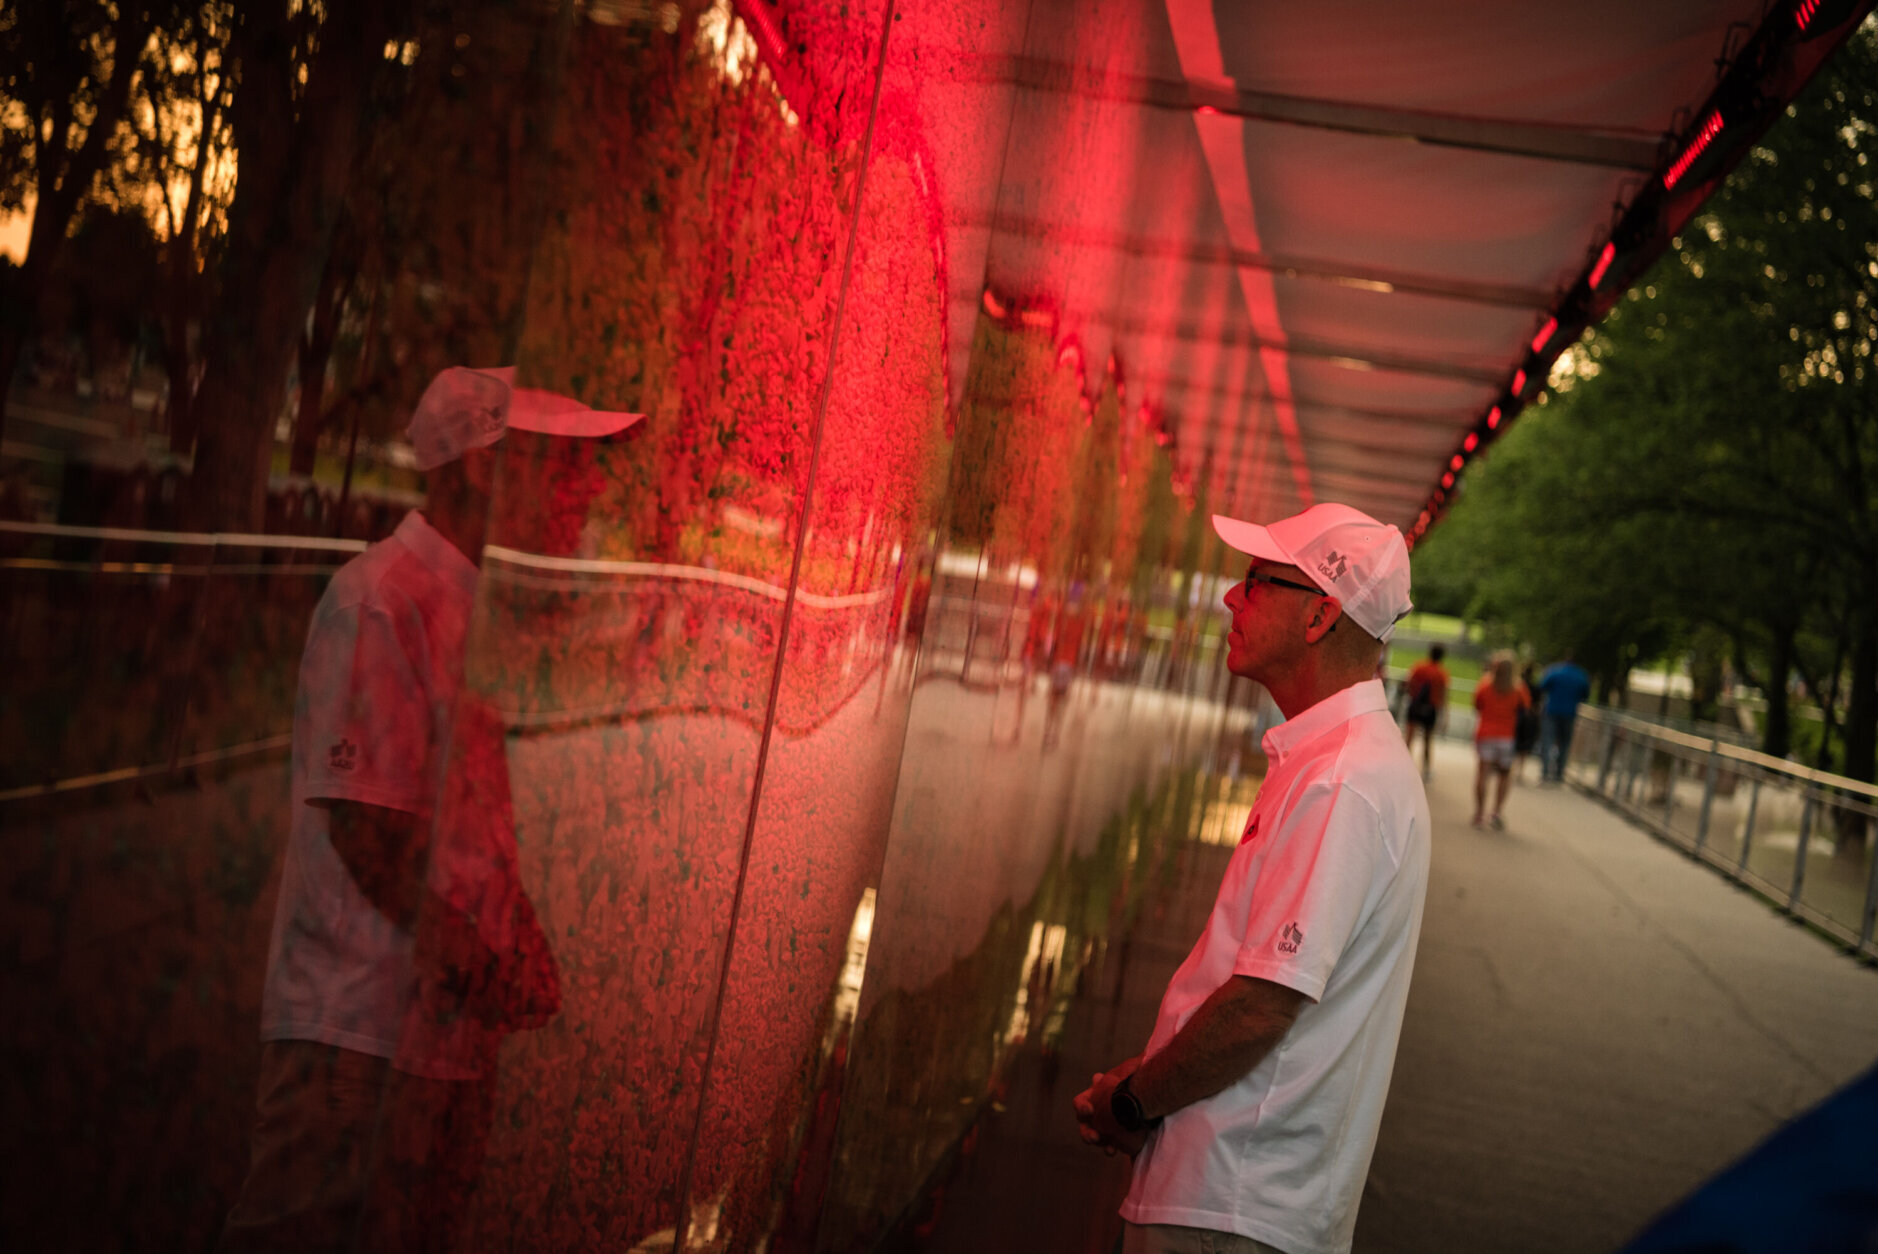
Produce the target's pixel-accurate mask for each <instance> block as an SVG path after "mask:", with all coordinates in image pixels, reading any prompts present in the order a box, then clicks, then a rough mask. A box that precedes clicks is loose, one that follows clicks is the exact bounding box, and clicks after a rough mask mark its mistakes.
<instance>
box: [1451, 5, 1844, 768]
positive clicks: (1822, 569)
mask: <svg viewBox="0 0 1878 1254" xmlns="http://www.w3.org/2000/svg"><path fill="white" fill-rule="evenodd" d="M1874 124H1878V41H1875V40H1874V37H1873V34H1872V30H1871V28H1869V27H1868V28H1867V30H1866V31H1864V32H1862V33H1861V34H1860V35H1859V36H1858V37H1856V38H1854V39H1853V40H1852V41H1851V42H1849V43H1848V44H1847V46H1846V47H1845V49H1844V50H1843V51H1842V53H1841V54H1840V56H1839V57H1838V59H1837V60H1836V61H1835V62H1834V63H1833V64H1832V65H1830V66H1829V67H1828V68H1827V69H1826V71H1825V72H1823V73H1822V74H1821V75H1820V77H1819V78H1818V79H1817V80H1815V82H1814V83H1813V84H1812V86H1811V87H1810V88H1809V90H1808V91H1807V92H1806V94H1805V95H1803V96H1802V97H1801V98H1800V99H1799V100H1798V101H1797V102H1796V103H1795V105H1794V106H1793V108H1791V109H1790V110H1789V116H1788V117H1787V118H1786V119H1785V121H1784V122H1783V123H1782V124H1781V125H1780V126H1777V127H1776V128H1775V129H1774V130H1773V131H1772V132H1770V133H1769V134H1768V136H1767V137H1766V138H1765V141H1764V142H1763V144H1762V145H1761V146H1759V147H1757V148H1755V149H1754V150H1753V152H1752V153H1751V154H1750V155H1749V156H1748V157H1747V159H1746V160H1744V161H1743V162H1742V164H1741V166H1740V168H1739V169H1738V170H1737V171H1736V172H1735V174H1734V176H1733V177H1732V178H1731V179H1730V181H1729V182H1728V184H1727V186H1726V187H1725V189H1724V190H1723V191H1722V192H1720V193H1719V194H1718V195H1717V196H1716V197H1715V198H1714V200H1713V201H1711V202H1710V204H1709V205H1708V206H1707V207H1706V208H1705V211H1704V212H1703V213H1702V214H1701V215H1700V216H1699V217H1698V218H1696V219H1695V220H1694V221H1693V222H1691V223H1690V224H1689V225H1688V227H1687V228H1686V229H1685V230H1684V231H1683V233H1682V235H1681V237H1679V238H1678V239H1677V240H1676V241H1675V244H1674V246H1673V248H1672V249H1671V251H1670V252H1669V253H1667V254H1666V255H1665V256H1664V258H1663V259H1662V260H1661V261H1660V262H1659V263H1658V265H1657V266H1656V268H1655V270H1654V271H1653V272H1652V273H1651V274H1650V275H1648V276H1647V277H1646V279H1645V280H1644V281H1643V282H1642V283H1641V284H1640V285H1639V286H1638V287H1637V288H1636V289H1634V290H1632V291H1631V292H1630V293H1628V295H1627V298H1626V299H1625V300H1624V301H1623V302H1621V303H1620V304H1619V306H1618V308H1617V309H1616V310H1615V311H1614V312H1613V313H1612V315H1611V316H1610V317H1609V318H1608V319H1607V320H1606V321H1605V323H1604V325H1603V326H1602V327H1600V328H1599V329H1598V330H1597V332H1596V333H1595V334H1593V335H1590V336H1588V337H1587V339H1586V341H1585V342H1584V343H1582V344H1580V345H1578V346H1577V347H1576V348H1575V349H1574V350H1573V351H1572V353H1571V354H1570V355H1568V357H1567V358H1566V359H1564V361H1563V362H1562V364H1561V368H1560V369H1559V370H1558V371H1556V372H1555V374H1554V382H1555V385H1556V388H1557V394H1556V395H1555V396H1554V397H1553V398H1552V400H1551V403H1549V404H1546V405H1544V406H1542V407H1539V408H1535V409H1533V410H1531V411H1530V412H1529V413H1528V414H1527V415H1526V416H1525V417H1524V418H1522V420H1521V421H1520V423H1519V425H1518V426H1517V428H1515V429H1514V430H1513V431H1511V432H1509V433H1508V435H1507V436H1506V438H1505V439H1504V440H1502V441H1501V442H1500V443H1499V445H1498V446H1497V447H1496V449H1495V451H1494V454H1493V456H1492V458H1491V459H1489V460H1488V461H1486V462H1485V463H1484V464H1482V465H1480V466H1478V467H1477V468H1476V469H1475V470H1474V471H1473V472H1472V473H1471V475H1470V478H1469V481H1468V485H1467V491H1466V494H1465V496H1464V498H1463V499H1462V500H1461V501H1460V502H1458V503H1457V504H1456V506H1455V508H1454V510H1453V511H1452V514H1451V516H1450V517H1449V518H1448V519H1447V520H1446V522H1445V523H1444V524H1443V526H1442V527H1441V528H1439V529H1438V530H1437V531H1436V532H1435V533H1433V534H1432V535H1431V536H1430V538H1429V541H1428V542H1427V543H1425V544H1423V545H1422V546H1420V547H1419V548H1418V550H1417V553H1416V563H1417V579H1418V582H1426V583H1427V584H1428V585H1429V586H1431V587H1433V588H1436V589H1439V590H1441V594H1442V595H1443V596H1445V597H1448V598H1449V599H1451V600H1458V599H1461V598H1463V597H1464V598H1465V599H1466V600H1467V601H1468V602H1469V608H1470V609H1471V611H1472V612H1474V613H1476V614H1485V615H1493V616H1498V617H1502V618H1504V619H1505V620H1506V621H1508V622H1509V623H1510V624H1512V625H1513V626H1514V628H1515V629H1516V630H1517V631H1518V633H1519V634H1520V635H1521V636H1522V637H1523V638H1525V639H1527V640H1529V641H1530V642H1532V643H1533V644H1534V645H1535V646H1536V647H1537V648H1538V650H1539V651H1540V652H1541V653H1556V652H1558V651H1560V650H1563V649H1566V648H1571V649H1574V650H1576V651H1577V653H1578V655H1579V657H1580V659H1581V660H1583V661H1584V662H1586V664H1587V665H1588V666H1590V667H1591V668H1592V669H1593V670H1595V671H1596V672H1597V673H1599V674H1600V675H1601V676H1602V677H1603V678H1604V679H1605V680H1606V681H1607V682H1610V681H1616V680H1620V679H1621V676H1622V675H1623V674H1624V673H1625V671H1626V670H1627V668H1628V666H1629V665H1630V664H1631V663H1632V662H1634V661H1635V660H1637V659H1639V658H1647V657H1650V656H1656V655H1659V654H1660V653H1661V652H1662V651H1664V650H1665V649H1668V648H1672V647H1678V648H1695V649H1696V651H1697V652H1698V654H1701V655H1702V656H1704V657H1709V656H1711V655H1712V654H1713V653H1714V652H1715V648H1714V642H1715V641H1716V640H1717V639H1718V638H1725V639H1726V641H1727V642H1728V645H1729V651H1730V652H1731V653H1732V660H1733V662H1734V664H1735V666H1736V668H1737V669H1738V671H1739V672H1740V673H1741V674H1742V675H1743V676H1744V677H1745V678H1746V679H1748V680H1749V681H1750V682H1751V683H1753V684H1755V685H1756V686H1757V687H1759V688H1761V689H1762V691H1763V692H1764V693H1765V694H1766V696H1767V698H1768V700H1769V704H1770V707H1771V709H1770V718H1769V720H1768V725H1767V728H1766V733H1765V734H1766V747H1767V748H1768V750H1769V751H1770V752H1775V753H1785V752H1786V751H1787V750H1788V748H1789V746H1790V740H1789V736H1790V730H1789V726H1788V721H1787V714H1786V699H1787V678H1788V676H1789V675H1790V674H1795V673H1797V674H1798V675H1799V676H1800V677H1801V678H1802V679H1803V680H1804V681H1805V682H1806V684H1807V686H1808V688H1809V689H1810V690H1811V691H1812V692H1813V693H1814V694H1816V695H1818V696H1819V697H1820V698H1821V700H1822V701H1824V702H1825V703H1827V704H1828V706H1829V708H1830V707H1831V706H1832V705H1833V704H1835V703H1836V704H1837V706H1838V707H1839V708H1842V709H1843V710H1844V711H1845V733H1844V748H1845V752H1844V769H1845V771H1846V772H1847V773H1848V774H1851V775H1852V776H1854V777H1855V778H1861V779H1870V778H1871V777H1872V767H1873V742H1874V730H1878V498H1875V497H1874V492H1873V486H1872V485H1873V483H1874V475H1875V474H1878V368H1875V364H1874V362H1873V358H1872V353H1873V347H1872V346H1873V344H1874V342H1878V308H1875V306H1878V172H1874V170H1873V169H1872V166H1871V155H1870V154H1871V152H1872V150H1873V148H1874V138H1875V132H1874Z"/></svg>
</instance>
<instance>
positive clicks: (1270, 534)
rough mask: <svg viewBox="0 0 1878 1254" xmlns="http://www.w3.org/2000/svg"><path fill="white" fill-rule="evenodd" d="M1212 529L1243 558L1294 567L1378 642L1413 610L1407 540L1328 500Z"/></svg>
mask: <svg viewBox="0 0 1878 1254" xmlns="http://www.w3.org/2000/svg"><path fill="white" fill-rule="evenodd" d="M1213 530H1214V531H1217V532H1218V533H1219V538H1220V539H1222V540H1224V541H1225V542H1226V543H1227V544H1229V545H1231V546H1232V547H1233V548H1235V549H1237V550H1239V552H1241V553H1244V554H1247V555H1248V556H1251V557H1256V558H1260V559H1262V560H1264V561H1267V562H1284V563H1285V564H1287V565H1290V566H1296V567H1297V568H1298V569H1299V570H1301V571H1303V572H1304V573H1305V574H1306V575H1308V576H1309V577H1310V578H1311V579H1313V580H1315V581H1316V582H1317V586H1318V587H1320V588H1322V589H1323V590H1324V591H1325V592H1326V593H1328V594H1329V595H1331V596H1333V597H1336V598H1337V601H1338V603H1339V604H1340V605H1342V606H1343V612H1344V613H1345V614H1348V615H1349V616H1350V618H1351V620H1352V621H1353V622H1355V623H1356V625H1357V626H1359V627H1361V628H1362V629H1363V630H1364V631H1366V632H1368V633H1369V634H1370V635H1372V636H1374V637H1376V639H1378V640H1381V641H1384V642H1387V641H1388V639H1389V638H1390V637H1391V636H1393V635H1395V625H1396V623H1397V622H1399V621H1401V618H1402V616H1403V615H1404V614H1406V613H1408V612H1409V610H1410V609H1412V608H1414V607H1413V605H1412V604H1411V603H1410V601H1409V555H1408V544H1407V542H1406V541H1404V540H1403V539H1402V533H1401V532H1400V531H1398V530H1397V529H1396V528H1394V527H1389V526H1385V525H1384V524H1382V523H1379V522H1377V521H1376V520H1375V519H1374V518H1371V517H1370V516H1369V515H1368V514H1365V513H1364V512H1363V511H1362V510H1360V509H1351V508H1350V507H1349V506H1348V505H1336V504H1331V503H1329V502H1326V503H1325V504H1322V505H1313V506H1311V508H1309V509H1307V510H1305V511H1304V512H1303V513H1302V514H1293V515H1292V516H1291V517H1289V518H1281V519H1279V520H1278V521H1277V522H1275V523H1272V524H1270V525H1269V526H1264V527H1261V526H1259V524H1257V523H1249V522H1241V521H1240V520H1239V519H1237V518H1227V517H1226V516H1225V515H1223V514H1215V515H1213Z"/></svg>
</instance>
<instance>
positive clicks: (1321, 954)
mask: <svg viewBox="0 0 1878 1254" xmlns="http://www.w3.org/2000/svg"><path fill="white" fill-rule="evenodd" d="M1380 835H1381V818H1380V816H1378V815H1377V813H1376V811H1375V810H1374V808H1373V807H1371V806H1370V805H1369V803H1368V802H1366V801H1364V800H1363V799H1362V798H1361V797H1359V796H1357V795H1356V794H1354V793H1352V792H1350V791H1349V790H1348V789H1346V788H1343V787H1340V786H1337V785H1331V784H1324V785H1319V786H1315V787H1312V788H1309V789H1307V790H1305V792H1304V794H1303V795H1302V796H1300V797H1299V798H1298V800H1297V802H1296V804H1294V805H1293V806H1292V808H1291V810H1290V812H1289V813H1287V814H1286V815H1285V817H1284V820H1283V822H1282V823H1281V824H1280V826H1279V828H1278V830H1277V831H1276V832H1274V833H1273V837H1272V845H1271V848H1270V850H1269V851H1268V853H1267V854H1266V857H1265V861H1264V865H1263V867H1262V868H1261V869H1260V871H1259V874H1258V876H1257V882H1256V884H1255V885H1254V887H1253V892H1252V900H1251V901H1250V902H1249V903H1248V909H1247V917H1246V928H1245V932H1244V934H1243V938H1242V940H1241V942H1240V946H1239V955H1238V958H1237V959H1236V960H1235V962H1234V964H1233V973H1234V974H1235V975H1249V976H1255V977H1257V978H1258V979H1261V980H1270V981H1271V982H1272V983H1274V984H1282V985H1284V986H1285V987H1286V988H1292V989H1296V990H1297V991H1298V992H1300V993H1303V994H1304V995H1305V996H1306V997H1309V998H1310V999H1311V1000H1313V1001H1315V1000H1317V999H1318V998H1320V997H1322V996H1323V993H1324V986H1325V985H1326V984H1328V983H1329V982H1330V975H1331V972H1332V971H1334V970H1335V969H1336V966H1337V961H1338V959H1339V958H1341V957H1342V956H1343V951H1344V949H1345V947H1346V946H1347V945H1348V944H1349V942H1350V938H1351V937H1352V936H1354V935H1355V934H1356V931H1357V928H1359V927H1360V926H1361V925H1362V922H1363V919H1364V918H1365V916H1366V911H1367V908H1368V902H1369V898H1370V890H1371V886H1372V885H1373V884H1374V883H1375V882H1376V879H1377V876H1378V873H1379V872H1381V871H1383V870H1384V869H1385V866H1384V864H1385V863H1386V862H1387V860H1388V855H1387V853H1386V852H1385V850H1384V849H1383V845H1382V841H1381V840H1380Z"/></svg>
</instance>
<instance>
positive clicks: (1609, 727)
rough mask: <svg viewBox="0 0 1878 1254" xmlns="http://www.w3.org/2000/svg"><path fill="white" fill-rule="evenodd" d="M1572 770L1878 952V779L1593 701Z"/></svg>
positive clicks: (1843, 939)
mask: <svg viewBox="0 0 1878 1254" xmlns="http://www.w3.org/2000/svg"><path fill="white" fill-rule="evenodd" d="M1566 777H1567V778H1568V779H1569V780H1570V781H1571V782H1572V783H1573V784H1575V785H1577V786H1578V787H1579V788H1582V789H1584V790H1585V791H1586V792H1589V793H1591V794H1593V795H1595V796H1597V797H1599V798H1600V799H1602V800H1603V801H1604V802H1606V803H1607V804H1608V805H1611V806H1612V807H1614V808H1615V809H1617V810H1618V811H1620V812H1621V813H1623V814H1624V815H1626V816H1627V817H1629V818H1631V819H1632V820H1634V821H1636V822H1638V823H1641V824H1643V825H1644V826H1646V827H1648V828H1649V829H1650V830H1652V831H1654V832H1655V833H1657V834H1658V835H1659V836H1661V837H1663V838H1664V839H1665V840H1667V841H1669V842H1670V843H1672V844H1674V845H1677V846H1679V847H1680V848H1682V849H1683V850H1684V851H1685V852H1687V853H1689V854H1690V855H1691V856H1693V857H1695V858H1696V859H1697V860H1699V861H1701V862H1704V863H1706V864H1708V865H1709V866H1711V867H1714V868H1715V869H1716V870H1718V871H1720V872H1721V873H1722V874H1724V875H1726V876H1728V877H1729V878H1730V879H1732V880H1735V881H1737V882H1738V883H1740V884H1743V885H1745V886H1746V887H1748V888H1750V889H1752V890H1753V891H1754V892H1756V893H1758V894H1759V895H1761V896H1762V897H1765V898H1766V899H1767V900H1769V901H1770V902H1772V903H1773V904H1774V905H1775V906H1777V907H1779V908H1780V909H1782V910H1784V911H1786V912H1787V913H1788V914H1790V915H1792V916H1794V917H1795V918H1797V919H1800V920H1802V921H1804V922H1806V923H1808V924H1810V925H1812V926H1813V927H1815V928H1817V929H1819V930H1820V931H1822V932H1824V933H1826V934H1827V935H1829V936H1831V937H1833V938H1834V939H1836V940H1838V941H1839V942H1840V943H1842V944H1844V945H1845V946H1846V947H1847V948H1848V949H1850V950H1852V951H1853V952H1855V953H1857V954H1859V955H1860V956H1862V957H1866V958H1878V945H1874V943H1873V936H1872V933H1873V923H1874V918H1875V916H1878V848H1875V847H1878V786H1874V785H1871V784H1865V783H1860V782H1859V781H1857V780H1853V779H1847V778H1845V777H1844V776H1841V775H1832V774H1828V773H1827V772H1825V771H1818V770H1813V769H1811V768H1809V767H1805V766H1801V765H1799V764H1798V763H1794V762H1787V761H1784V760H1782V759H1780V758H1775V757H1769V756H1768V755H1767V754H1764V753H1758V752H1756V751H1755V750H1753V749H1748V748H1745V747H1743V746H1740V745H1735V744H1729V743H1728V742H1727V741H1725V740H1721V739H1718V738H1713V737H1708V738H1705V737H1701V736H1695V735H1690V734H1688V733H1686V732H1680V731H1676V730H1674V729H1673V728H1668V727H1663V726H1660V725H1657V724H1654V723H1652V722H1650V721H1648V720H1646V719H1641V718H1637V717H1634V716H1632V715H1629V714H1624V713H1619V712H1617V711H1613V710H1604V709H1597V708H1594V707H1591V706H1582V707H1580V709H1579V714H1578V726H1577V730H1576V734H1575V735H1574V737H1573V740H1572V751H1571V757H1570V760H1569V762H1568V764H1567V768H1566Z"/></svg>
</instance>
